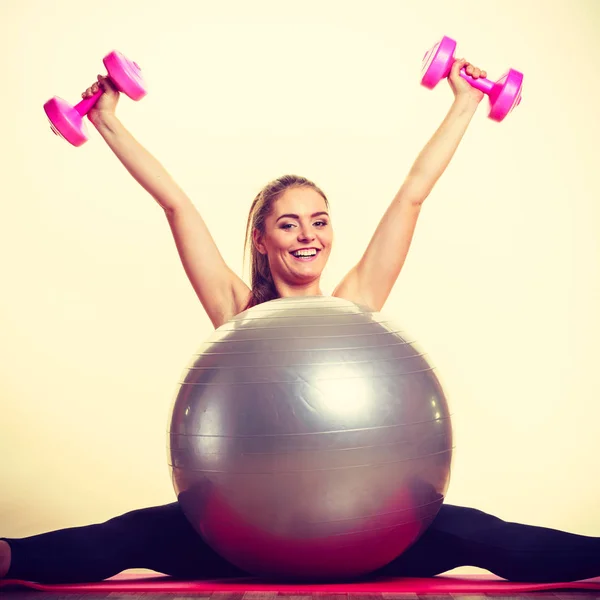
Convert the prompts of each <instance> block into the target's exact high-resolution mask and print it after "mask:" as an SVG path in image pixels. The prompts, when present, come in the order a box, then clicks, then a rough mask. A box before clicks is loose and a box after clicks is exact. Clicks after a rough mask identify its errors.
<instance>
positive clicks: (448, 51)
mask: <svg viewBox="0 0 600 600" xmlns="http://www.w3.org/2000/svg"><path fill="white" fill-rule="evenodd" d="M455 49H456V42H455V41H454V40H453V39H451V38H449V37H447V36H444V37H443V38H442V39H441V41H439V42H438V43H437V44H436V45H435V46H434V47H433V48H431V50H429V52H427V53H426V54H425V56H424V57H423V68H422V70H421V72H422V74H423V76H422V79H421V84H422V85H424V86H425V87H426V88H429V89H430V90H432V89H433V88H434V87H435V86H436V85H437V84H438V83H439V82H440V81H441V80H442V79H444V78H445V77H448V75H449V74H450V70H451V69H452V63H453V61H454V50H455Z"/></svg>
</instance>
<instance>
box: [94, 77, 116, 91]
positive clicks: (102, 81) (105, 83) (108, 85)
mask: <svg viewBox="0 0 600 600" xmlns="http://www.w3.org/2000/svg"><path fill="white" fill-rule="evenodd" d="M98 83H99V85H100V87H101V88H102V89H103V90H104V91H105V92H108V91H112V92H116V91H117V88H115V86H114V84H113V82H112V81H111V80H110V78H109V77H106V75H98Z"/></svg>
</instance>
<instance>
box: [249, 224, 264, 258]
mask: <svg viewBox="0 0 600 600" xmlns="http://www.w3.org/2000/svg"><path fill="white" fill-rule="evenodd" d="M262 240H263V236H262V234H261V233H260V231H258V229H256V228H255V229H253V230H252V243H253V244H254V247H255V248H256V249H257V250H258V251H259V252H260V253H261V254H266V253H267V249H266V247H265V245H264V244H263V241H262Z"/></svg>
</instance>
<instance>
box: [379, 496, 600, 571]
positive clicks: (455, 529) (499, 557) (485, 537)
mask: <svg viewBox="0 0 600 600" xmlns="http://www.w3.org/2000/svg"><path fill="white" fill-rule="evenodd" d="M462 566H474V567H481V568H483V569H487V570H488V571H491V572H492V573H494V574H496V575H498V576H499V577H503V578H504V579H508V580H510V581H523V582H525V581H527V582H556V581H558V582H560V581H577V580H579V579H587V578H589V577H597V576H600V538H595V537H587V536H582V535H575V534H572V533H566V532H563V531H557V530H555V529H547V528H544V527H534V526H530V525H520V524H518V523H509V522H506V521H503V520H502V519H499V518H497V517H494V516H491V515H488V514H486V513H483V512H481V511H479V510H475V509H472V508H462V507H459V506H452V505H443V506H442V508H441V510H440V512H439V513H438V516H437V517H436V519H435V520H434V522H433V523H432V524H431V526H430V527H429V529H428V530H427V531H426V532H425V534H424V535H423V536H422V537H421V538H420V539H419V540H418V541H417V542H416V543H415V544H414V546H412V547H411V548H409V549H408V550H407V551H406V552H405V553H404V554H402V555H401V556H400V557H399V558H397V559H396V560H394V561H392V562H391V563H390V564H389V565H387V566H386V567H384V568H383V569H381V570H380V571H378V574H385V575H393V576H399V577H402V576H404V577H432V576H434V575H438V574H440V573H444V572H446V571H449V570H450V569H454V568H455V567H462Z"/></svg>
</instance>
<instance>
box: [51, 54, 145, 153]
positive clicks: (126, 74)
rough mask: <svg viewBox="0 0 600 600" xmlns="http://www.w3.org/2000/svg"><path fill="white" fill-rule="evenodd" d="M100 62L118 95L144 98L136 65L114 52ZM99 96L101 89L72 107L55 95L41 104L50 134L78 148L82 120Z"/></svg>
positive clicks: (82, 133)
mask: <svg viewBox="0 0 600 600" xmlns="http://www.w3.org/2000/svg"><path fill="white" fill-rule="evenodd" d="M103 62H104V66H105V67H106V70H107V71H108V76H109V77H110V80H111V81H112V83H113V84H114V85H115V87H116V88H117V89H118V90H119V91H120V92H123V93H124V94H125V95H127V96H129V97H130V98H131V99H132V100H141V99H142V98H143V97H144V96H145V95H146V88H145V87H144V80H143V79H142V74H141V69H140V68H139V66H138V65H137V64H136V63H134V62H132V61H130V60H128V59H127V58H125V56H123V54H121V53H120V52H117V51H116V50H114V51H113V52H110V53H109V54H107V55H106V56H105V57H104V59H103ZM102 93H103V92H102V90H99V91H98V92H96V93H95V94H94V95H93V96H90V97H89V98H86V99H85V100H82V101H81V102H80V103H79V104H76V105H75V106H71V105H70V104H69V103H68V102H66V101H65V100H63V99H62V98H58V97H57V96H55V97H54V98H51V99H50V100H48V102H46V103H45V104H44V110H45V111H46V115H47V116H48V119H50V124H51V127H52V131H54V133H56V134H57V135H60V136H61V137H63V138H64V139H65V140H67V142H69V143H70V144H73V146H81V145H82V144H83V143H85V142H87V139H88V138H87V135H86V127H85V123H84V122H83V117H85V115H87V114H88V112H89V111H90V110H91V109H92V108H93V107H94V105H95V104H96V102H98V99H99V98H100V96H101V95H102Z"/></svg>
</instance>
